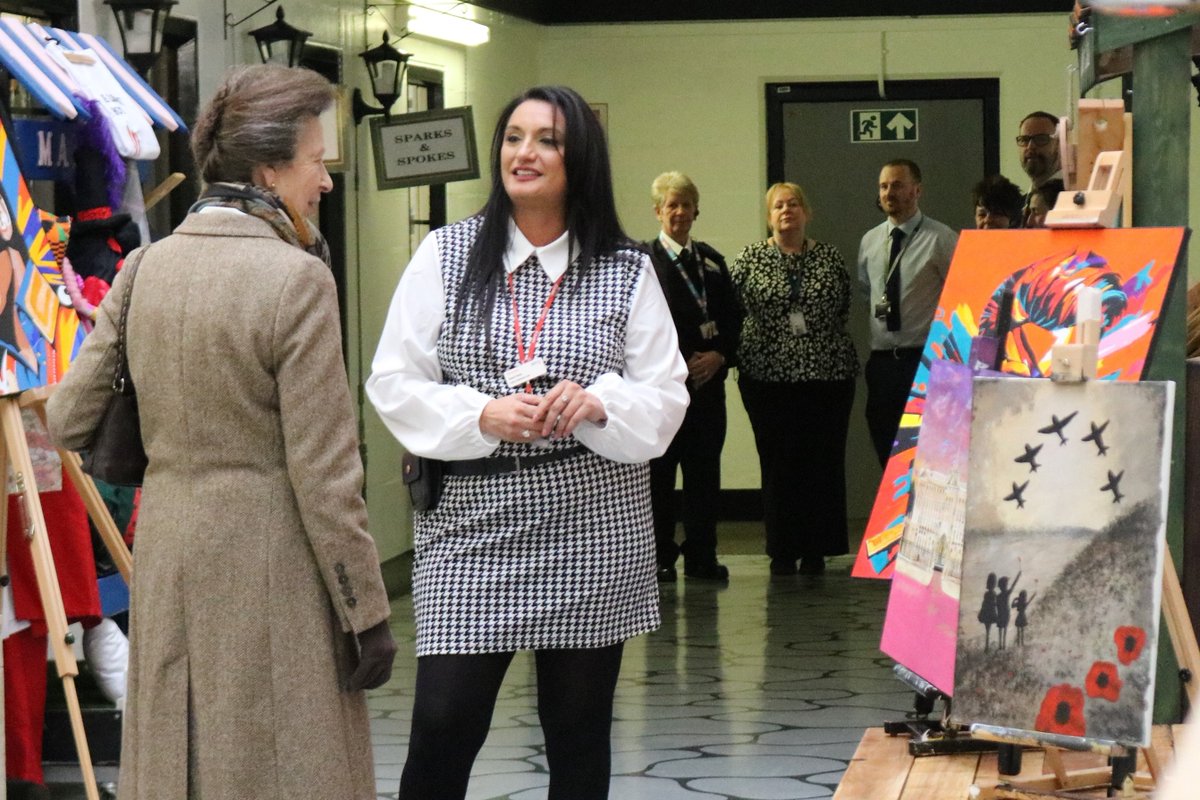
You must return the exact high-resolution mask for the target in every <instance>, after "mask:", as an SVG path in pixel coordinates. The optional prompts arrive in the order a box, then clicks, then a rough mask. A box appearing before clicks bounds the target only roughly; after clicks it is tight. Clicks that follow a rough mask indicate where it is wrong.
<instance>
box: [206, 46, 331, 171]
mask: <svg viewBox="0 0 1200 800" xmlns="http://www.w3.org/2000/svg"><path fill="white" fill-rule="evenodd" d="M333 99H334V88H333V85H332V84H330V83H329V81H327V80H325V78H323V77H322V76H320V75H318V74H317V73H315V72H313V71H312V70H310V69H303V68H300V67H283V66H279V65H278V64H255V65H253V66H242V67H235V68H233V69H231V70H230V71H229V72H227V73H226V74H225V79H224V80H223V81H221V85H220V87H219V88H218V89H217V93H216V94H215V95H213V98H212V100H210V101H209V103H208V105H207V106H206V107H205V108H204V110H203V111H202V112H201V113H200V118H199V119H197V120H196V125H195V127H194V128H193V130H192V156H193V158H195V161H196V169H197V170H199V172H200V177H201V178H203V179H204V182H205V183H213V182H215V181H231V182H236V183H249V182H250V180H251V175H252V173H253V171H254V168H255V167H259V166H279V165H282V164H286V163H288V162H289V161H291V160H292V159H293V158H295V157H296V143H297V141H298V140H299V138H300V131H301V128H302V127H303V126H304V125H306V124H307V123H308V122H309V120H310V119H313V118H315V117H318V116H320V115H321V113H322V112H323V111H325V109H327V108H329V106H330V105H331V104H332V103H333Z"/></svg>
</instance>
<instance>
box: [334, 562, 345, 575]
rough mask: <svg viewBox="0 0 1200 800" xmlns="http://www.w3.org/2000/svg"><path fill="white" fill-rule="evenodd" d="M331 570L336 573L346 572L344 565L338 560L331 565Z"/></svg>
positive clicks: (343, 573)
mask: <svg viewBox="0 0 1200 800" xmlns="http://www.w3.org/2000/svg"><path fill="white" fill-rule="evenodd" d="M333 571H334V572H336V573H337V574H338V575H345V574H346V565H345V564H343V563H342V562H340V561H339V562H337V563H336V564H334V565H333Z"/></svg>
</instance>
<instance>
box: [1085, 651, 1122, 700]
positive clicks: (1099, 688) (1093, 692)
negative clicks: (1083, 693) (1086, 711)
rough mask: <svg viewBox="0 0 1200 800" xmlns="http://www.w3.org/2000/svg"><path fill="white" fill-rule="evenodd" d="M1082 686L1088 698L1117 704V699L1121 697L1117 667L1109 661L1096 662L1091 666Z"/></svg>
mask: <svg viewBox="0 0 1200 800" xmlns="http://www.w3.org/2000/svg"><path fill="white" fill-rule="evenodd" d="M1084 686H1085V687H1086V688H1087V696H1088V697H1100V698H1103V699H1105V700H1108V701H1109V702H1112V703H1115V702H1117V698H1118V697H1120V696H1121V679H1120V678H1119V677H1118V676H1117V665H1116V664H1114V663H1112V662H1111V661H1097V662H1096V663H1095V664H1092V668H1091V669H1090V670H1088V676H1087V681H1086V682H1085V684H1084Z"/></svg>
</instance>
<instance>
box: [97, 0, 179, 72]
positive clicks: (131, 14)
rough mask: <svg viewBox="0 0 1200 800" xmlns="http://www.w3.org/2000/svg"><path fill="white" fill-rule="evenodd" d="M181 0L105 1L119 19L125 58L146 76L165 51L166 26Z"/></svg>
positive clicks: (118, 23)
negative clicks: (172, 8)
mask: <svg viewBox="0 0 1200 800" xmlns="http://www.w3.org/2000/svg"><path fill="white" fill-rule="evenodd" d="M178 1H179V0H104V4H105V5H107V6H108V7H109V8H111V9H112V12H113V16H115V17H116V18H117V30H118V31H120V33H121V48H122V50H124V51H125V60H126V61H128V62H129V63H130V64H132V65H133V68H134V69H136V70H137V71H138V73H139V74H141V75H142V76H145V75H146V73H148V72H149V71H150V68H151V67H153V66H154V62H155V61H157V60H158V54H159V52H161V50H162V32H163V26H164V25H166V23H167V17H168V16H170V14H171V6H173V5H175V4H176V3H178Z"/></svg>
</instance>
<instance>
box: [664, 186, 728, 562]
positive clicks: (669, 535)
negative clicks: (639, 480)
mask: <svg viewBox="0 0 1200 800" xmlns="http://www.w3.org/2000/svg"><path fill="white" fill-rule="evenodd" d="M650 194H651V198H652V199H653V200H654V213H655V215H656V216H657V217H658V221H659V223H660V224H661V225H662V229H661V230H660V231H659V234H658V236H657V238H655V239H654V240H653V241H651V242H648V243H647V244H646V249H647V250H648V251H649V253H650V260H651V261H652V262H653V263H654V271H655V274H657V275H658V280H659V283H660V284H661V286H662V289H663V294H664V295H665V296H666V298H667V305H668V306H669V307H670V309H671V317H672V318H673V320H674V322H675V331H676V333H677V334H678V336H679V349H680V351H681V352H682V354H683V358H684V360H685V361H687V366H688V381H687V388H688V394H689V395H690V400H691V402H690V403H689V405H688V410H687V416H685V417H684V418H683V425H681V426H680V428H679V433H677V434H676V435H675V439H674V440H673V441H672V442H671V445H670V447H668V448H667V452H666V453H664V454H663V455H662V457H661V458H656V459H654V460H652V461H651V462H650V498H651V505H652V507H653V510H654V536H655V540H656V544H657V551H658V580H659V582H660V583H673V582H674V581H675V580H676V579H677V572H676V568H675V562H676V560H677V559H678V558H679V554H680V553H682V554H683V574H684V575H686V576H687V577H689V578H699V579H702V580H716V581H724V580H728V578H729V570H728V569H727V568H726V567H725V566H724V565H723V564H720V563H718V561H717V500H718V497H719V494H720V491H721V448H722V447H723V446H724V444H725V427H726V417H725V376H726V375H728V374H729V368H730V367H731V366H733V365H734V357H735V355H736V354H737V347H738V340H739V339H740V338H741V330H742V317H741V308H740V307H739V305H738V302H737V297H736V296H735V295H734V292H733V283H732V282H731V281H730V279H729V270H728V269H727V268H726V266H725V259H724V258H723V257H722V256H721V254H720V253H718V252H717V251H716V250H714V249H713V248H712V247H709V246H708V245H707V244H705V243H704V242H698V241H696V240H695V239H693V238H692V237H691V230H692V223H693V222H694V221H695V220H696V217H697V216H698V215H699V214H700V209H699V203H700V192H699V190H697V189H696V185H695V184H694V183H692V180H691V179H690V178H688V176H686V175H684V174H683V173H681V172H664V173H663V174H662V175H659V176H658V177H657V178H655V179H654V183H653V184H651V186H650ZM681 467H682V469H683V534H684V541H683V545H682V546H679V545H677V544H676V543H675V475H676V472H677V471H678V470H679V469H680V468H681Z"/></svg>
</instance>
